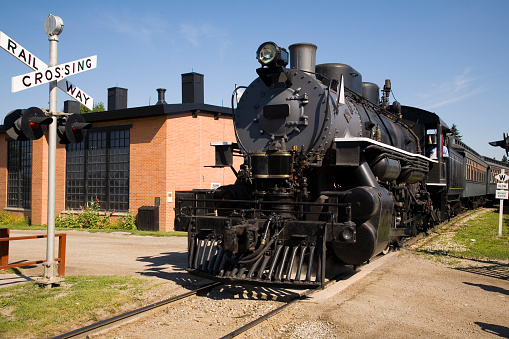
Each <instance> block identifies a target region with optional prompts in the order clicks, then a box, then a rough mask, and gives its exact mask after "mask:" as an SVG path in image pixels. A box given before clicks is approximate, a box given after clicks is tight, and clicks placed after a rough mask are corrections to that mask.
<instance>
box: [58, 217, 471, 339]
mask: <svg viewBox="0 0 509 339" xmlns="http://www.w3.org/2000/svg"><path fill="white" fill-rule="evenodd" d="M476 212H477V210H474V211H468V212H466V213H463V214H461V215H459V216H457V217H455V218H454V219H453V220H452V221H454V223H458V222H461V220H463V219H465V218H468V217H470V216H471V215H472V214H474V213H476ZM436 227H437V228H438V227H443V224H440V225H437V226H436ZM423 236H424V235H422V234H421V235H418V236H416V237H413V238H410V239H409V240H408V241H406V242H405V244H404V246H410V245H412V244H413V243H415V242H416V241H418V240H419V239H421V238H422V237H423ZM435 236H436V235H432V236H431V237H430V240H432V239H433V238H434V237H435ZM428 241H429V240H428ZM381 257H382V258H383V257H384V256H381ZM379 258H380V257H375V258H373V259H372V260H371V262H370V264H369V265H364V266H362V268H363V269H362V270H361V272H364V273H365V274H361V275H362V276H365V275H367V274H369V272H371V271H372V270H373V269H374V268H375V267H374V266H373V264H374V263H375V262H376V261H377V260H378V259H379ZM377 266H378V265H377ZM358 273H359V271H358V270H355V271H354V270H352V271H351V272H346V273H345V272H344V273H341V274H340V275H339V276H336V277H334V278H333V279H331V280H329V281H328V283H327V284H326V286H325V287H324V289H312V290H306V291H305V292H304V293H302V294H297V295H296V296H293V297H292V299H291V300H289V301H287V302H286V303H285V304H284V305H282V306H280V307H278V308H276V309H274V310H272V311H270V312H268V313H267V314H264V315H262V316H260V317H258V318H256V319H254V320H252V321H250V322H249V323H247V324H245V325H243V326H241V327H240V328H238V329H236V330H234V331H231V332H230V333H228V334H226V335H224V336H223V337H221V338H222V339H227V338H234V337H236V336H238V335H240V334H241V333H244V332H246V331H247V330H249V329H251V328H253V327H255V326H257V325H258V324H260V323H262V322H264V321H266V320H267V319H270V318H271V317H273V316H275V315H276V314H278V313H280V312H282V311H283V310H285V309H286V308H288V307H289V306H291V305H293V304H295V303H297V302H299V301H302V300H303V299H306V298H309V297H311V296H312V295H314V294H315V293H317V292H320V291H325V290H327V289H328V288H329V287H330V286H332V285H334V283H336V282H338V281H345V280H346V279H349V278H351V277H353V276H354V275H359V274H358ZM358 278H359V279H360V278H362V277H358ZM221 285H224V284H223V283H219V282H214V283H211V284H207V285H204V286H202V287H200V288H198V289H196V290H194V291H190V292H187V293H184V294H181V295H178V296H176V297H172V298H169V299H165V300H162V301H159V302H157V303H154V304H150V305H147V306H144V307H142V308H138V309H136V310H133V311H130V312H127V313H123V314H120V315H118V316H115V317H112V318H109V319H106V320H103V321H99V322H97V323H94V324H92V325H89V326H85V327H82V328H79V329H76V330H74V331H71V332H68V333H64V334H62V335H59V336H56V337H54V338H53V339H64V338H86V337H87V336H90V335H93V334H97V333H99V332H102V331H105V330H107V329H110V328H114V327H118V326H120V325H122V324H124V323H127V322H129V321H132V320H135V319H137V318H141V317H143V316H145V315H147V314H148V313H149V312H154V311H156V310H158V309H162V308H165V307H167V306H169V305H170V304H171V303H173V302H176V301H179V300H182V299H185V298H188V297H191V296H193V295H196V294H198V293H202V292H207V291H210V290H212V289H213V288H215V287H219V286H221Z"/></svg>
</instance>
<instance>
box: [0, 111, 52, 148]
mask: <svg viewBox="0 0 509 339" xmlns="http://www.w3.org/2000/svg"><path fill="white" fill-rule="evenodd" d="M52 122H53V119H52V118H51V117H50V116H47V115H46V114H45V113H44V112H43V111H42V110H41V109H40V108H37V107H30V108H27V109H15V110H13V111H11V112H9V114H7V116H6V117H5V119H4V127H5V131H6V132H7V135H9V136H10V137H11V138H13V139H14V140H19V141H24V140H36V139H39V138H41V137H42V136H43V135H44V133H45V132H46V128H47V127H48V125H49V124H51V123H52Z"/></svg>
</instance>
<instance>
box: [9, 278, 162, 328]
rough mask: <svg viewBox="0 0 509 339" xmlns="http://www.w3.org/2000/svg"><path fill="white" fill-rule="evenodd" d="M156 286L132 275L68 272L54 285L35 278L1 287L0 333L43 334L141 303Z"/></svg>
mask: <svg viewBox="0 0 509 339" xmlns="http://www.w3.org/2000/svg"><path fill="white" fill-rule="evenodd" d="M154 286H156V285H155V284H149V283H147V280H145V279H141V278H135V277H131V276H67V277H65V282H64V283H63V284H62V285H61V286H59V287H54V288H49V289H48V288H44V287H39V286H38V285H36V284H35V283H33V282H29V283H25V284H20V285H16V286H12V287H6V288H2V289H0V337H1V338H19V337H22V338H30V337H33V338H44V337H50V336H54V335H57V334H61V333H65V332H68V331H71V330H72V329H74V328H78V327H80V326H83V325H85V324H87V323H91V322H96V321H98V320H101V319H104V318H107V317H111V316H112V315H113V314H116V313H121V312H123V311H125V310H124V308H123V307H127V306H126V305H130V307H131V308H134V307H132V305H133V304H135V305H136V304H138V305H136V306H138V307H139V306H141V303H142V301H143V294H144V292H145V291H147V290H149V289H151V288H152V287H154Z"/></svg>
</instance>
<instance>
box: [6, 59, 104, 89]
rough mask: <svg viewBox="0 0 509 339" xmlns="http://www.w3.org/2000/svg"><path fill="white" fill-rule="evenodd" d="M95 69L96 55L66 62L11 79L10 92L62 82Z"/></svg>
mask: <svg viewBox="0 0 509 339" xmlns="http://www.w3.org/2000/svg"><path fill="white" fill-rule="evenodd" d="M96 67H97V55H94V56H91V57H88V58H84V59H80V60H75V61H71V62H67V63H65V64H61V65H57V66H53V67H48V68H46V69H44V70H40V71H34V72H30V73H26V74H22V75H18V76H15V77H13V78H12V92H13V93H14V92H18V91H21V90H24V89H27V88H31V87H35V86H39V85H42V84H46V83H48V82H50V81H55V80H57V81H58V80H62V79H64V78H65V77H66V76H69V75H74V74H78V73H81V72H84V71H88V70H91V69H94V68H96Z"/></svg>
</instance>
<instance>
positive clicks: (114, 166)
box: [65, 129, 129, 212]
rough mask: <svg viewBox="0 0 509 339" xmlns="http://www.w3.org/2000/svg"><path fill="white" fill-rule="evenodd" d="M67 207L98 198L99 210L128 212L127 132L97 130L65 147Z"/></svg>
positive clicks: (77, 207) (122, 130)
mask: <svg viewBox="0 0 509 339" xmlns="http://www.w3.org/2000/svg"><path fill="white" fill-rule="evenodd" d="M66 178H67V179H66V200H65V202H66V208H67V209H80V208H82V207H84V206H86V204H87V203H88V202H90V201H91V200H96V199H98V201H99V205H100V207H101V209H102V210H107V211H118V212H121V211H127V210H128V209H129V129H118V130H104V129H103V130H97V131H91V132H89V133H88V134H87V138H86V140H84V141H83V142H81V143H79V144H69V145H67V176H66Z"/></svg>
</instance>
